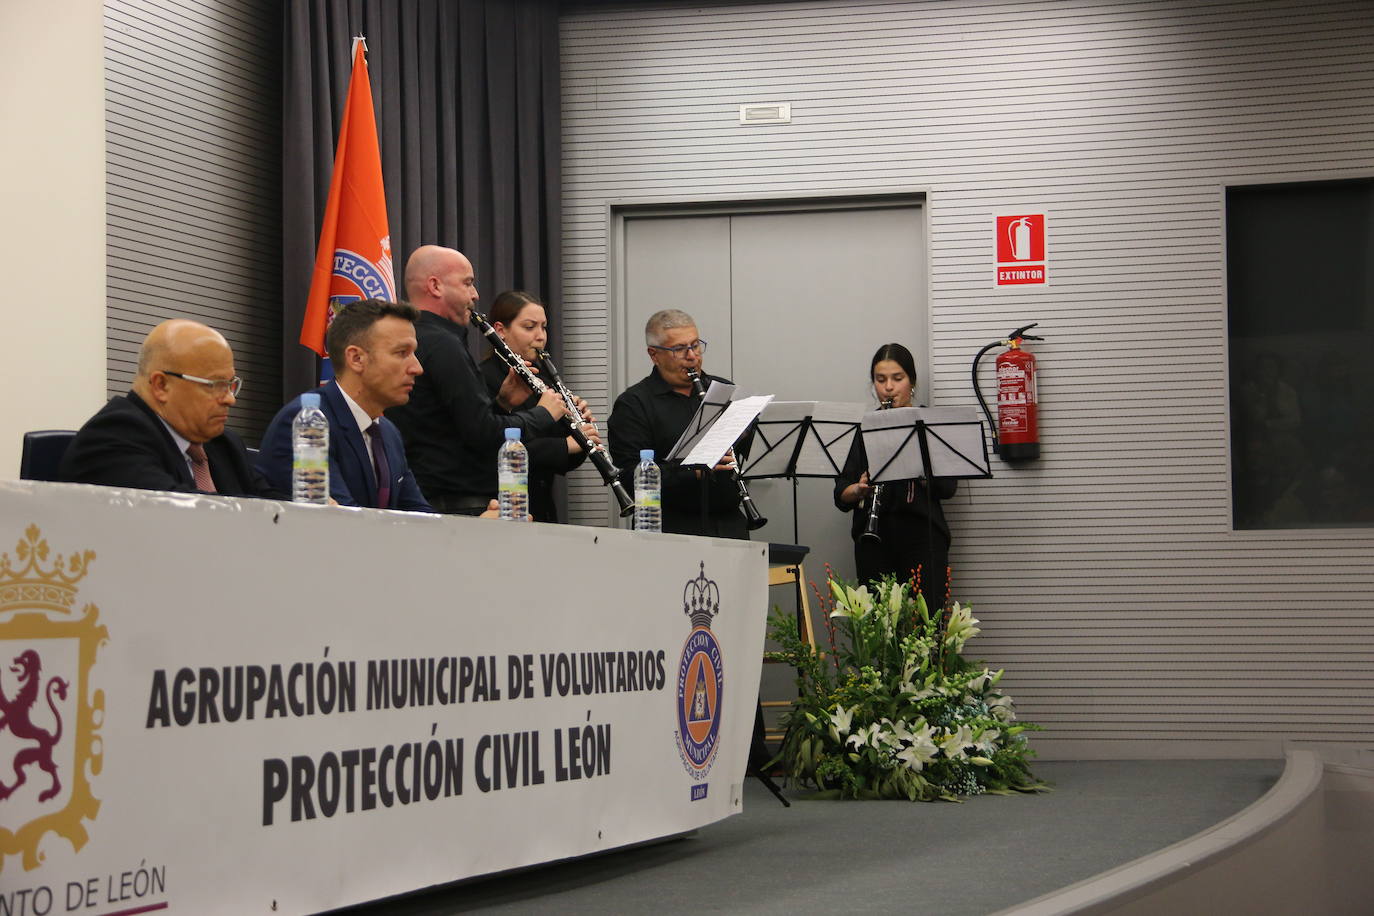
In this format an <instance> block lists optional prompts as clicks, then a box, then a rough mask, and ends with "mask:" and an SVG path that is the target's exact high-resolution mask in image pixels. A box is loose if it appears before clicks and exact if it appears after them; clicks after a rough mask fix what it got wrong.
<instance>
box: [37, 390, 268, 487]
mask: <svg viewBox="0 0 1374 916" xmlns="http://www.w3.org/2000/svg"><path fill="white" fill-rule="evenodd" d="M205 455H206V457H207V458H209V460H210V476H211V477H213V478H214V480H215V488H216V489H217V491H218V492H219V493H221V494H223V495H225V496H267V495H268V492H269V491H268V487H267V483H266V482H265V481H264V480H263V479H262V478H261V477H259V476H258V475H257V473H256V472H255V471H254V470H253V468H252V467H251V466H250V465H249V463H248V453H247V452H245V451H244V448H243V442H242V440H240V439H239V437H238V436H237V435H235V434H234V433H233V432H231V431H229V430H227V429H226V430H225V431H224V433H223V435H220V436H217V437H216V438H214V439H211V440H210V441H209V442H207V443H205ZM58 473H59V475H60V476H61V478H62V479H63V480H67V481H71V482H72V483H98V484H104V485H106V486H111V487H134V488H136V489H139V490H171V491H174V492H178V493H195V492H197V490H196V482H195V479H194V478H193V477H192V476H191V469H190V467H188V466H187V464H186V457H185V455H184V454H183V453H182V452H180V451H178V450H177V446H176V441H175V440H174V439H172V435H171V433H169V432H167V428H166V427H165V426H163V425H162V420H161V419H159V418H158V415H157V414H156V413H154V412H153V409H152V408H151V407H149V406H148V405H147V404H146V403H144V401H143V399H142V398H140V397H139V396H138V395H136V394H134V393H133V392H132V391H130V392H129V393H128V394H127V395H124V396H123V397H113V398H110V400H109V402H108V403H107V404H106V405H105V406H104V407H102V408H100V410H99V411H98V412H97V413H96V415H95V416H93V417H91V418H90V419H89V420H87V421H86V425H85V426H83V427H81V430H80V431H79V432H78V433H77V434H76V438H75V439H73V440H72V444H71V445H70V446H69V447H68V449H67V453H66V455H64V456H63V458H62V465H61V468H60V470H59V471H58Z"/></svg>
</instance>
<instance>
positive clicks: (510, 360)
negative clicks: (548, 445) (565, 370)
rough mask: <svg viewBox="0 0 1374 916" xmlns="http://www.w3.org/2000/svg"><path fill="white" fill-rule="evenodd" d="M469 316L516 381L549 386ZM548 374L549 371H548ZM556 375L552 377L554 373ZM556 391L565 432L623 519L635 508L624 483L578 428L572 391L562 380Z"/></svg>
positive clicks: (538, 390)
mask: <svg viewBox="0 0 1374 916" xmlns="http://www.w3.org/2000/svg"><path fill="white" fill-rule="evenodd" d="M468 314H469V315H471V316H472V323H473V324H475V325H477V330H479V331H481V332H482V336H483V337H485V338H486V339H487V343H489V344H491V349H492V352H494V353H495V354H496V356H497V358H498V359H500V360H501V362H503V363H505V364H506V365H507V366H509V367H510V368H512V369H514V370H515V374H516V375H518V376H520V380H521V381H522V382H524V383H525V384H526V385H528V386H529V388H530V390H531V391H533V392H534V393H535V394H543V393H544V392H545V391H547V390H549V386H548V385H546V384H544V382H543V381H542V380H541V379H540V378H539V376H537V375H535V374H534V373H533V372H531V371H530V367H529V366H526V365H525V361H524V360H523V359H521V358H520V357H519V356H516V355H515V351H514V350H512V349H511V348H510V345H509V344H507V343H506V342H505V341H504V340H502V339H501V335H500V334H497V333H496V329H495V328H493V327H492V326H491V322H489V321H487V316H485V315H483V314H482V313H481V312H479V311H477V310H476V309H471V310H469V312H468ZM550 374H551V375H552V373H550ZM554 377H555V378H556V376H554ZM558 386H559V387H558V394H559V396H561V397H562V398H563V403H564V404H565V405H566V407H567V410H568V412H567V414H566V415H565V416H564V417H563V422H564V424H565V425H566V426H567V427H568V434H569V435H571V436H572V437H573V441H574V442H576V443H577V444H578V445H579V446H581V448H582V450H583V451H584V452H586V453H587V457H588V458H589V459H591V462H592V464H593V465H595V467H596V469H597V471H599V472H600V474H601V482H602V483H604V484H605V485H606V486H608V487H610V488H611V493H612V494H614V496H615V501H616V502H617V503H619V504H620V517H621V518H624V517H625V516H627V515H629V514H630V513H632V512H634V511H635V501H634V499H633V498H632V497H631V496H630V494H629V493H628V492H626V490H625V486H624V484H622V483H621V482H620V474H619V473H618V472H617V471H616V469H615V465H614V464H612V463H611V459H610V457H609V456H608V455H607V454H606V449H605V448H603V447H602V446H601V445H600V443H593V442H592V441H591V440H590V439H588V438H587V434H586V432H584V431H583V429H582V412H581V411H579V410H578V409H577V404H576V403H575V402H574V401H573V396H572V393H571V392H569V391H568V390H567V389H566V388H563V387H562V382H561V381H560V382H558Z"/></svg>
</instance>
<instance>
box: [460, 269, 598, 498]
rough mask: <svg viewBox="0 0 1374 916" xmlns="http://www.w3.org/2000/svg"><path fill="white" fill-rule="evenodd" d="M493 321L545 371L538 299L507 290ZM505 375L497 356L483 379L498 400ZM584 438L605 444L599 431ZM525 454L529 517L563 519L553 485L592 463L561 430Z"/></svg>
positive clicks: (545, 327) (544, 323)
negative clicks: (572, 471)
mask: <svg viewBox="0 0 1374 916" xmlns="http://www.w3.org/2000/svg"><path fill="white" fill-rule="evenodd" d="M488 318H489V319H490V321H491V326H492V327H493V328H495V329H496V333H497V334H500V335H501V339H502V340H504V341H505V342H506V343H507V344H508V345H509V346H510V348H511V349H512V350H514V351H515V353H516V355H517V356H521V357H523V358H525V359H527V360H529V361H530V362H531V363H533V364H534V366H535V368H540V362H539V359H538V356H539V353H540V352H541V351H543V349H544V346H545V344H547V343H548V339H549V319H548V314H547V313H546V312H545V310H544V306H543V304H542V303H541V302H540V301H539V300H538V299H536V298H535V297H534V296H532V295H530V294H529V293H526V292H523V291H521V290H508V291H506V292H504V293H501V295H499V296H497V297H496V301H495V302H493V303H492V306H491V312H490V314H489V316H488ZM541 371H542V370H541ZM506 372H507V367H506V365H505V363H503V362H501V361H500V360H499V359H496V358H495V357H494V356H488V357H487V359H486V360H485V361H483V363H482V378H483V380H484V381H485V382H486V383H487V390H488V391H490V392H491V396H492V399H493V400H495V398H496V392H497V391H499V390H500V388H501V383H502V382H503V381H505V378H506ZM541 377H543V376H541ZM544 381H545V382H547V383H550V384H552V379H549V378H544ZM538 399H539V396H538V395H534V394H531V395H530V399H529V401H528V402H527V403H525V404H520V405H518V406H517V407H516V408H515V409H516V410H523V409H525V408H528V407H530V406H531V405H532V404H534V403H536V402H537V401H538ZM579 401H580V399H579ZM583 416H584V417H587V418H589V417H590V414H587V413H585V407H584V413H583ZM583 432H585V433H586V434H587V438H589V439H591V440H592V441H593V442H600V441H601V436H600V434H599V433H598V432H597V430H596V427H595V426H591V425H588V426H584V427H583ZM525 448H527V449H528V450H529V453H530V515H531V516H532V517H533V518H534V520H535V521H536V522H556V521H558V520H559V519H558V507H557V505H556V504H555V503H554V498H553V485H554V482H555V481H556V479H557V477H558V475H559V474H566V473H568V472H569V471H571V470H573V469H574V468H576V467H578V466H579V465H580V464H582V462H583V461H585V460H586V459H587V454H586V452H584V451H583V450H582V448H581V446H579V445H578V444H577V442H576V441H574V439H573V437H572V436H567V435H563V431H562V430H559V434H558V435H554V436H546V437H541V438H538V439H534V440H533V441H530V442H526V443H525ZM492 460H493V461H495V460H496V456H495V455H493V456H492Z"/></svg>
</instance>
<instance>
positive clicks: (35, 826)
mask: <svg viewBox="0 0 1374 916" xmlns="http://www.w3.org/2000/svg"><path fill="white" fill-rule="evenodd" d="M50 556H51V560H49V557H50ZM94 559H95V551H93V550H87V551H83V552H77V553H73V554H70V555H69V556H66V557H64V556H62V555H60V554H53V553H51V552H50V550H49V548H48V542H47V541H46V540H44V539H43V537H42V532H41V531H40V530H39V528H38V526H37V525H30V526H29V527H28V529H27V530H25V532H24V535H23V537H22V538H21V539H20V540H19V543H18V545H17V546H16V547H15V550H14V556H13V557H11V556H10V554H9V553H3V554H0V872H3V870H4V867H5V862H6V860H7V858H8V857H9V856H14V855H18V856H22V857H23V858H22V860H21V861H22V863H23V866H24V869H25V870H26V871H27V870H30V869H34V868H37V867H38V866H39V865H41V864H42V862H43V858H44V857H43V855H42V853H40V852H39V848H38V847H39V844H40V843H41V842H42V840H43V837H44V835H46V834H47V833H49V832H52V833H56V834H57V835H59V836H62V837H65V838H66V839H67V840H69V841H70V842H71V844H72V846H73V847H74V848H76V849H77V850H80V849H81V847H83V846H85V845H86V840H87V839H88V835H87V833H86V825H85V823H83V821H94V820H95V816H96V813H97V812H98V811H99V810H100V801H99V800H98V799H97V798H96V797H95V796H94V795H92V794H91V784H90V777H91V776H92V775H94V774H96V773H99V772H100V769H101V766H102V764H103V761H104V756H103V755H104V748H103V746H102V739H101V736H100V735H99V734H98V732H99V730H100V725H101V723H103V722H104V719H105V694H104V691H101V690H96V691H94V692H92V689H91V672H92V669H93V668H94V667H95V661H96V653H97V651H98V650H99V648H100V646H101V645H103V644H104V643H105V642H106V640H107V639H108V638H109V634H108V633H107V632H106V629H105V627H104V626H101V625H100V624H99V623H98V618H99V616H100V610H99V608H97V607H96V606H95V605H94V604H87V605H86V606H85V607H83V608H82V609H81V611H80V613H79V614H78V613H77V612H76V610H75V608H76V593H77V587H76V585H77V583H78V582H80V581H81V579H82V578H84V577H85V575H86V572H87V570H88V569H89V567H90V563H91V561H92V560H94Z"/></svg>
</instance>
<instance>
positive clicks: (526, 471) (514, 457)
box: [496, 429, 530, 522]
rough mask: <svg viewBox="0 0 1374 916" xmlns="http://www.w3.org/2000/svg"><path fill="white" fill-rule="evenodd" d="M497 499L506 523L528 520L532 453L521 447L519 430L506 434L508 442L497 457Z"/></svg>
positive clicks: (503, 445) (502, 446)
mask: <svg viewBox="0 0 1374 916" xmlns="http://www.w3.org/2000/svg"><path fill="white" fill-rule="evenodd" d="M496 497H497V502H499V503H500V505H501V518H502V519H503V520H505V521H510V522H524V521H528V520H529V512H530V453H529V452H528V451H526V450H525V446H524V445H522V444H521V442H520V430H518V429H508V430H506V441H505V442H503V443H502V444H501V450H500V451H499V452H497V453H496Z"/></svg>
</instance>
